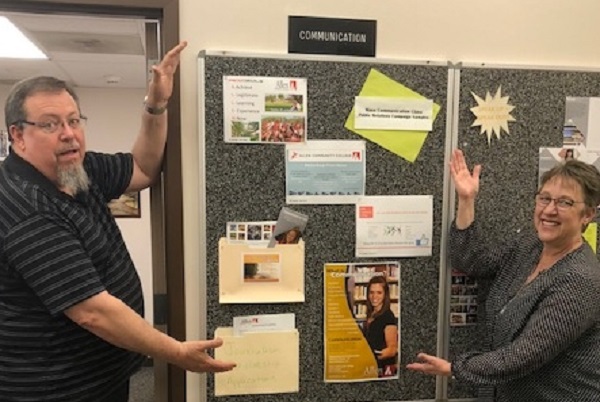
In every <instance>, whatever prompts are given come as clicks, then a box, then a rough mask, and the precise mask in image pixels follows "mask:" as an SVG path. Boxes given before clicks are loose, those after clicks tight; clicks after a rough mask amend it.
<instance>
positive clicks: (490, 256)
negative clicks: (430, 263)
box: [449, 222, 600, 402]
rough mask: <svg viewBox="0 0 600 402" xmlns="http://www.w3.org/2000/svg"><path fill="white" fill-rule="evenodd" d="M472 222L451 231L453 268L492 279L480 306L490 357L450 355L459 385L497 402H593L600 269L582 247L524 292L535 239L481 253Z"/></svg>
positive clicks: (599, 344)
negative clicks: (481, 390)
mask: <svg viewBox="0 0 600 402" xmlns="http://www.w3.org/2000/svg"><path fill="white" fill-rule="evenodd" d="M482 235H483V234H482V233H481V232H480V230H479V229H478V225H477V222H475V223H473V224H472V225H471V226H470V227H468V228H467V229H465V230H458V229H457V228H456V225H455V224H453V225H452V227H451V229H450V247H449V249H450V260H451V264H452V267H453V268H455V269H458V270H460V271H462V272H464V273H466V274H468V275H472V276H474V277H488V278H494V280H493V284H492V287H491V289H490V293H489V296H488V298H487V300H486V302H485V307H486V312H487V314H486V316H487V320H486V323H485V325H486V329H487V331H488V332H489V335H490V336H489V338H490V339H491V344H492V345H491V346H492V350H491V351H489V352H480V353H478V352H473V353H467V354H463V355H460V356H457V357H456V358H455V359H454V360H453V361H452V373H453V375H454V376H455V378H456V379H457V380H459V381H465V382H467V383H470V384H474V385H479V386H495V387H496V392H497V394H496V400H497V401H498V402H519V401H527V402H546V401H548V402H550V401H552V402H554V401H556V402H587V401H600V263H599V262H598V259H597V257H596V255H595V254H594V252H593V251H592V249H591V248H590V247H589V246H588V245H587V243H585V242H584V244H583V245H582V246H581V247H579V248H578V249H576V250H575V251H573V252H571V253H569V254H568V255H566V256H565V257H563V258H562V259H561V260H559V261H558V262H557V263H556V264H555V265H554V266H553V267H552V268H550V269H549V270H547V271H545V272H543V273H542V274H540V275H539V276H538V277H537V278H536V279H535V280H533V281H532V282H531V283H529V284H528V285H525V286H524V283H525V280H526V279H527V277H528V275H529V274H530V273H531V271H532V270H533V268H534V267H535V266H536V265H537V262H538V260H539V257H540V253H541V251H542V243H541V241H540V240H539V239H538V237H537V234H536V233H534V232H529V233H523V234H520V235H518V236H517V237H516V238H515V239H513V241H512V242H511V243H510V244H508V245H504V246H502V247H500V246H499V247H496V248H494V249H488V248H486V246H484V244H485V242H484V241H483V237H482Z"/></svg>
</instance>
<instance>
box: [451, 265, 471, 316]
mask: <svg viewBox="0 0 600 402" xmlns="http://www.w3.org/2000/svg"><path fill="white" fill-rule="evenodd" d="M474 324H477V281H475V279H473V278H471V277H469V276H467V275H465V274H463V273H461V272H459V271H456V270H452V282H451V288H450V326H451V327H461V326H465V325H474Z"/></svg>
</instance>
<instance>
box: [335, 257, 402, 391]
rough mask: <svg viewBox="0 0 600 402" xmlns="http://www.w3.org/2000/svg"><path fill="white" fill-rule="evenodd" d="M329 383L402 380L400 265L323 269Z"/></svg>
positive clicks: (337, 265) (379, 263) (348, 266)
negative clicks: (399, 359)
mask: <svg viewBox="0 0 600 402" xmlns="http://www.w3.org/2000/svg"><path fill="white" fill-rule="evenodd" d="M324 275H325V314H324V317H325V373H324V377H325V382H355V381H373V380H386V379H397V378H398V356H399V351H400V322H399V317H400V266H399V263H398V262H373V263H357V264H352V263H349V264H325V270H324Z"/></svg>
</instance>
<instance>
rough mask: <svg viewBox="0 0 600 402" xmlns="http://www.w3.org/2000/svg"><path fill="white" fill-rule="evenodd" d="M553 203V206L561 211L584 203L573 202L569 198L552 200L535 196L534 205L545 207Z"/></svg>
mask: <svg viewBox="0 0 600 402" xmlns="http://www.w3.org/2000/svg"><path fill="white" fill-rule="evenodd" d="M553 201H554V205H556V208H558V209H559V210H561V211H565V210H567V209H570V208H572V207H573V205H575V204H583V203H584V201H573V200H571V199H569V198H552V197H550V196H549V195H546V194H536V195H535V203H536V204H537V205H539V206H540V207H547V206H548V205H550V203H551V202H553Z"/></svg>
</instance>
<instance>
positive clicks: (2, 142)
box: [0, 130, 10, 161]
mask: <svg viewBox="0 0 600 402" xmlns="http://www.w3.org/2000/svg"><path fill="white" fill-rule="evenodd" d="M9 145H10V143H9V141H8V132H7V131H4V130H0V161H3V160H4V159H6V157H7V156H8V149H9Z"/></svg>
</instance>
